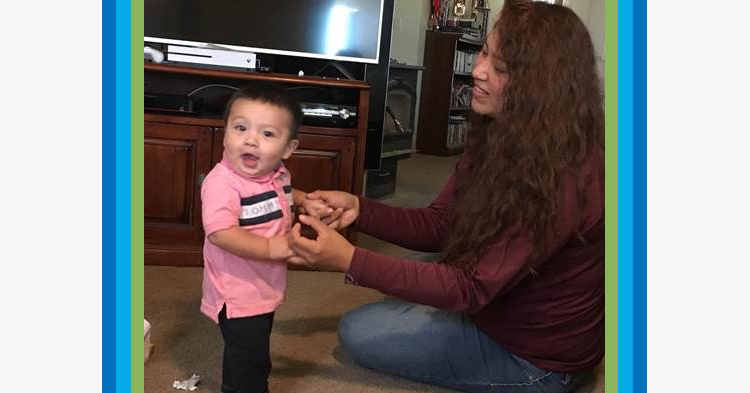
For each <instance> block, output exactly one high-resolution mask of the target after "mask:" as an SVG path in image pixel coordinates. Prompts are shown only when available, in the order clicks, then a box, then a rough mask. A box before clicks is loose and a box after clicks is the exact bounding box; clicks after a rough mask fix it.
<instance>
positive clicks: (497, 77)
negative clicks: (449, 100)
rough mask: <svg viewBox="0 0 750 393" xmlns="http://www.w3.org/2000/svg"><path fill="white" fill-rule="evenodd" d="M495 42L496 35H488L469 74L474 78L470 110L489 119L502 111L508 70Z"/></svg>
mask: <svg viewBox="0 0 750 393" xmlns="http://www.w3.org/2000/svg"><path fill="white" fill-rule="evenodd" d="M497 40H498V37H497V33H494V34H490V36H489V37H488V38H487V41H486V42H485V43H484V47H483V48H482V51H481V52H480V53H479V54H478V55H477V57H476V59H475V60H474V70H473V71H472V72H471V75H472V77H473V78H474V89H472V94H471V109H472V110H474V112H476V113H479V114H481V115H485V116H490V117H495V114H497V113H499V112H501V111H502V110H503V107H502V106H503V92H504V90H505V85H506V84H507V83H508V70H507V68H506V66H505V62H504V61H503V60H502V58H501V57H500V53H499V52H498V50H497Z"/></svg>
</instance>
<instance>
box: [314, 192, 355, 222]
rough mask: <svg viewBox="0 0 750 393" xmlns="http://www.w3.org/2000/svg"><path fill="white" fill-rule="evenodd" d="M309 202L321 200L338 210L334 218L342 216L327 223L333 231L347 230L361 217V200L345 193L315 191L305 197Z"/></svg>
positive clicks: (333, 215)
mask: <svg viewBox="0 0 750 393" xmlns="http://www.w3.org/2000/svg"><path fill="white" fill-rule="evenodd" d="M305 198H306V199H309V200H321V201H323V202H325V203H326V205H328V206H329V207H331V208H333V209H336V210H335V212H334V214H332V217H335V216H336V215H337V214H340V217H337V218H336V219H334V220H333V221H331V222H326V223H327V224H328V226H330V227H331V228H333V229H342V228H346V227H348V226H349V225H351V223H353V222H354V220H356V219H357V217H359V199H358V198H357V197H356V196H354V195H352V194H349V193H348V192H343V191H320V190H318V191H315V192H311V193H309V194H306V195H305ZM324 222H325V221H324Z"/></svg>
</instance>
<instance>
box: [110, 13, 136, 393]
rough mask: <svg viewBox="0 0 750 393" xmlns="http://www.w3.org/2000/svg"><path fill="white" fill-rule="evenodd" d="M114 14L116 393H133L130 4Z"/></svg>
mask: <svg viewBox="0 0 750 393" xmlns="http://www.w3.org/2000/svg"><path fill="white" fill-rule="evenodd" d="M115 11H116V12H115V67H114V68H115V103H116V106H115V119H116V126H115V141H116V146H115V209H116V210H115V237H116V238H115V250H116V256H115V305H116V307H115V309H116V311H115V321H116V322H115V338H116V343H115V376H116V377H115V391H116V392H118V393H130V388H131V383H130V353H131V344H130V320H131V318H130V85H131V82H130V68H131V67H130V1H116V2H115ZM109 391H112V390H111V389H110V390H109Z"/></svg>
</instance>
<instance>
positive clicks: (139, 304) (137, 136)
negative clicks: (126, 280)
mask: <svg viewBox="0 0 750 393" xmlns="http://www.w3.org/2000/svg"><path fill="white" fill-rule="evenodd" d="M131 15H132V16H131V22H130V27H131V32H132V33H131V34H132V35H131V37H132V38H131V39H132V51H131V54H132V60H131V61H132V63H131V64H132V65H133V68H132V69H131V74H130V78H131V81H132V87H131V92H132V95H131V98H130V100H131V102H130V104H131V108H132V113H131V115H130V116H131V117H130V118H131V138H132V139H131V146H132V150H131V159H132V161H131V182H132V183H131V192H132V194H131V196H130V198H131V203H132V205H131V206H132V207H131V212H132V215H133V217H132V219H131V220H132V221H131V239H132V243H131V253H132V254H131V255H132V259H131V263H132V266H131V292H130V293H131V304H132V309H131V313H132V314H131V315H132V318H133V325H132V328H131V332H133V336H132V342H133V344H132V345H133V352H132V355H131V362H132V363H131V365H132V368H131V369H132V374H131V377H130V378H131V383H132V387H131V391H132V392H143V389H144V387H143V322H142V319H143V52H142V49H141V48H143V0H132V3H131Z"/></svg>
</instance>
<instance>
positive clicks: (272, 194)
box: [240, 191, 278, 206]
mask: <svg viewBox="0 0 750 393" xmlns="http://www.w3.org/2000/svg"><path fill="white" fill-rule="evenodd" d="M277 196H278V194H276V191H266V192H264V193H262V194H257V195H253V196H249V197H246V198H241V199H240V205H242V206H248V205H254V204H256V203H258V202H263V201H265V200H268V199H273V198H276V197H277Z"/></svg>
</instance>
